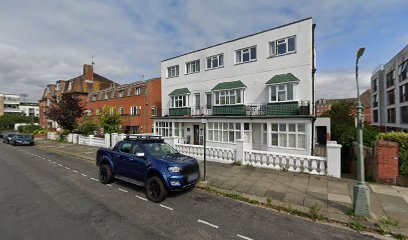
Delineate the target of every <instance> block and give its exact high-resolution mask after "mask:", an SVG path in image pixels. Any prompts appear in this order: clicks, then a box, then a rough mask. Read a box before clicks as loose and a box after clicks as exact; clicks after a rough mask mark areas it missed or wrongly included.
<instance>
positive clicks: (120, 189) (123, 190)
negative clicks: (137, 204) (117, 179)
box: [118, 188, 128, 192]
mask: <svg viewBox="0 0 408 240" xmlns="http://www.w3.org/2000/svg"><path fill="white" fill-rule="evenodd" d="M118 190H119V191H122V192H128V191H127V190H125V189H122V188H118Z"/></svg>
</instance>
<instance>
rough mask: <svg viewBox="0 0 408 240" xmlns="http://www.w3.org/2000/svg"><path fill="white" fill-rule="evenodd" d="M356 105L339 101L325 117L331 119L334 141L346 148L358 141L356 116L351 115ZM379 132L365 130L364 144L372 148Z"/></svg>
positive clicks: (368, 128)
mask: <svg viewBox="0 0 408 240" xmlns="http://www.w3.org/2000/svg"><path fill="white" fill-rule="evenodd" d="M353 105H354V103H353V102H352V101H347V100H343V101H339V102H337V103H334V104H333V105H332V107H331V110H329V111H328V112H326V113H325V114H324V115H323V117H330V119H331V134H332V136H331V137H332V139H333V140H336V141H338V142H339V143H341V144H342V145H343V146H345V147H351V145H352V142H353V141H356V140H357V129H356V127H355V120H354V116H353V115H352V113H351V110H352V108H353V107H354V106H353ZM378 133H379V131H378V130H377V129H376V128H373V127H371V126H364V128H363V143H364V145H366V146H371V145H372V142H373V141H374V140H375V139H376V137H377V135H378Z"/></svg>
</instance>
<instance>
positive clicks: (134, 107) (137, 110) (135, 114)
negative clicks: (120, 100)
mask: <svg viewBox="0 0 408 240" xmlns="http://www.w3.org/2000/svg"><path fill="white" fill-rule="evenodd" d="M134 109H136V111H134ZM139 110H140V107H139V106H131V107H130V115H131V116H138V115H139Z"/></svg>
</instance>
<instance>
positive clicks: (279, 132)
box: [266, 122, 308, 150]
mask: <svg viewBox="0 0 408 240" xmlns="http://www.w3.org/2000/svg"><path fill="white" fill-rule="evenodd" d="M268 124H270V131H269V132H268V134H269V135H270V137H271V142H270V145H269V146H268V145H267V144H266V145H267V146H268V147H272V148H284V149H295V150H306V148H307V145H308V144H307V136H306V133H307V127H306V123H282V122H279V123H268ZM274 125H276V130H274V127H273V126H274ZM290 125H295V130H294V131H291V130H290ZM300 125H303V131H300V130H299V126H300ZM282 126H285V127H284V128H283V127H282ZM273 135H276V137H277V138H276V145H274V141H273V139H274V136H273ZM283 136H285V137H284V139H281V137H283ZM291 136H294V137H295V147H290V137H291ZM300 136H302V137H303V144H304V146H299V141H300V140H299V137H300ZM283 140H284V144H282V143H283ZM282 145H284V146H282Z"/></svg>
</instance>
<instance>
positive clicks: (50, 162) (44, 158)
mask: <svg viewBox="0 0 408 240" xmlns="http://www.w3.org/2000/svg"><path fill="white" fill-rule="evenodd" d="M44 159H45V158H44ZM48 162H50V163H52V161H51V160H48Z"/></svg>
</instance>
